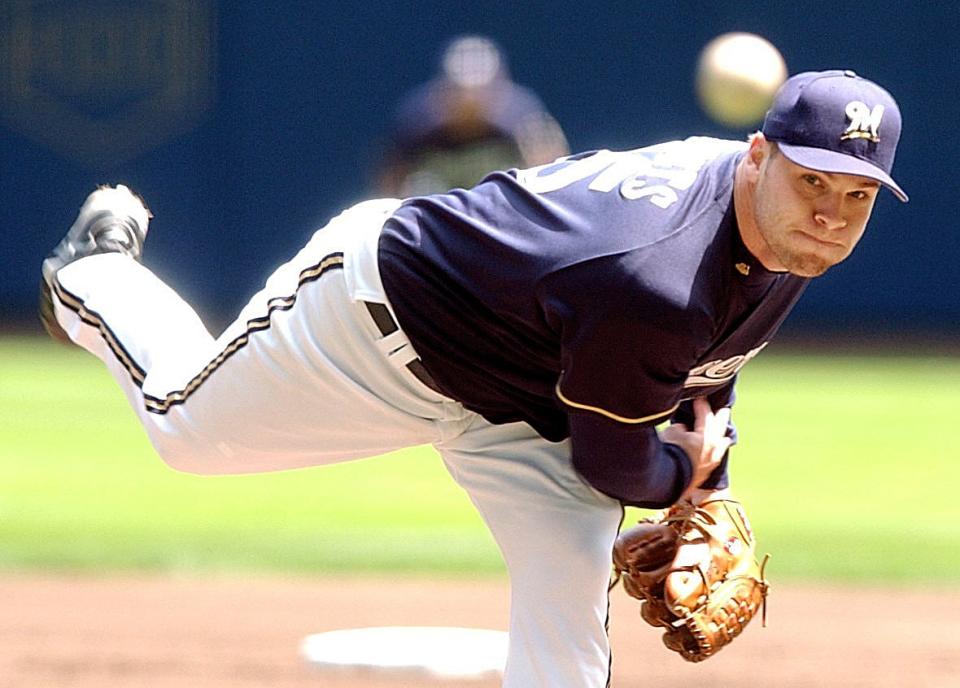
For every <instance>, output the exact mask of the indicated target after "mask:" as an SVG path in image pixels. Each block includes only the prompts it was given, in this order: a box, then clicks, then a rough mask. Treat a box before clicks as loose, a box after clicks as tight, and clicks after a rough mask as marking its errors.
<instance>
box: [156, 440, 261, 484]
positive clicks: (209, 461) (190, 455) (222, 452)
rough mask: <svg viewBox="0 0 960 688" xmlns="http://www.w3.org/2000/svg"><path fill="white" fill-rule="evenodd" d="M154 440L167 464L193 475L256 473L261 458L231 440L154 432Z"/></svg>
mask: <svg viewBox="0 0 960 688" xmlns="http://www.w3.org/2000/svg"><path fill="white" fill-rule="evenodd" d="M149 435H150V441H151V443H152V444H153V448H154V450H155V451H156V452H157V454H158V455H159V456H160V458H161V459H162V460H163V462H164V463H165V464H166V465H167V466H169V467H170V468H172V469H173V470H175V471H179V472H181V473H190V474H193V475H229V474H235V473H250V472H252V471H254V470H256V466H257V465H258V464H259V459H260V457H259V456H258V455H257V454H256V453H254V452H251V451H250V450H248V449H245V448H243V447H240V446H239V445H237V444H236V443H232V442H230V441H229V440H217V439H213V438H203V439H196V438H188V437H183V436H182V435H177V434H173V433H169V432H166V433H158V432H151V433H149Z"/></svg>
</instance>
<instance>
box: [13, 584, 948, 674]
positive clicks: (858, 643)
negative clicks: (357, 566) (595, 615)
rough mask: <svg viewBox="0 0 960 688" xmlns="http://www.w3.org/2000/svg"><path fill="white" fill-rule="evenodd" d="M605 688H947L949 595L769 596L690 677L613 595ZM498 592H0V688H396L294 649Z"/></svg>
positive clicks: (493, 621)
mask: <svg viewBox="0 0 960 688" xmlns="http://www.w3.org/2000/svg"><path fill="white" fill-rule="evenodd" d="M611 614H612V617H611V618H612V622H611V637H612V641H613V645H614V681H613V685H614V686H615V687H618V688H628V687H629V688H633V687H637V688H639V687H641V686H643V688H656V687H658V686H669V687H670V688H685V687H688V686H689V687H690V688H693V687H696V688H701V687H702V686H704V685H709V686H714V687H716V688H740V687H742V686H751V687H753V686H756V687H761V686H762V687H764V688H770V687H774V688H801V687H803V688H806V687H810V688H814V687H816V688H824V687H825V686H844V687H845V688H859V687H863V688H866V687H868V686H869V687H870V688H880V687H885V686H890V687H893V686H896V687H897V688H903V687H910V688H947V686H958V685H960V641H958V640H957V633H956V630H955V629H953V627H952V625H953V624H952V622H953V621H955V620H956V619H957V618H960V592H957V591H951V592H945V591H943V590H939V591H911V590H905V589H901V590H882V589H871V590H867V591H866V592H863V591H861V592H858V593H856V594H855V593H854V591H852V590H850V589H815V588H812V587H788V586H786V585H781V586H777V587H776V589H774V591H773V593H772V594H771V598H770V605H769V612H768V615H769V624H768V627H767V628H766V629H761V627H760V624H759V623H756V624H755V625H753V626H751V627H750V628H749V629H748V630H747V632H746V633H745V634H744V636H743V637H742V638H741V639H740V640H738V642H737V644H736V645H734V646H733V647H732V648H729V649H727V650H725V651H724V652H722V653H721V654H719V655H718V656H717V657H715V658H713V659H711V660H710V661H708V662H706V663H704V664H700V665H687V664H684V663H683V662H682V661H681V660H679V659H678V658H676V657H675V656H674V655H672V654H670V653H668V652H667V650H665V649H664V648H663V647H662V646H661V644H660V641H659V639H658V634H657V632H656V631H655V630H654V629H652V628H649V627H647V626H644V625H643V624H642V622H641V621H640V620H639V618H636V617H635V616H634V615H635V614H636V607H635V606H634V604H633V602H632V600H630V599H628V598H627V597H626V596H625V595H624V594H623V592H622V591H621V590H617V591H616V593H615V594H614V597H613V599H612V610H611ZM506 618H507V590H506V584H505V583H504V582H502V581H496V580H495V581H483V582H477V583H472V582H465V581H446V580H441V581H424V580H400V581H396V580H393V581H385V580H372V579H359V580H358V579H349V580H336V579H322V580H317V581H304V580H292V579H263V578H260V579H252V580H246V579H243V580H236V579H193V578H189V579H171V578H135V577H111V578H87V577H76V578H75V577H42V578H36V577H28V576H17V575H6V576H2V577H0V688H47V687H54V688H60V687H63V688H94V687H96V688H104V687H109V688H126V687H130V688H134V687H135V688H174V687H176V688H228V687H229V688H252V687H253V686H257V687H270V688H308V687H310V688H315V687H317V686H331V687H333V688H346V687H347V686H350V687H351V688H399V687H401V686H403V687H407V686H414V687H418V686H431V687H433V688H452V686H455V685H463V686H468V685H469V686H473V687H474V688H492V687H493V686H495V685H496V682H494V681H486V682H476V681H475V682H470V683H450V682H445V683H444V682H430V681H427V680H421V679H419V678H414V677H411V676H409V675H408V676H405V677H400V678H388V677H383V676H374V675H370V674H366V675H356V674H354V675H330V674H325V673H320V672H318V671H317V670H315V669H312V668H310V667H308V666H306V665H305V664H304V663H303V662H302V660H301V659H300V657H299V654H298V645H299V643H300V641H301V640H302V639H303V637H304V636H306V635H308V634H310V633H315V632H320V631H325V630H332V629H336V628H352V627H361V626H383V625H393V624H396V625H442V626H472V627H487V628H505V627H506Z"/></svg>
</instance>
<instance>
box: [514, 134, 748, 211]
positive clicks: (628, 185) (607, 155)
mask: <svg viewBox="0 0 960 688" xmlns="http://www.w3.org/2000/svg"><path fill="white" fill-rule="evenodd" d="M724 143H726V144H728V142H724ZM728 150H729V145H725V146H717V147H710V146H706V147H704V148H701V149H700V150H699V151H698V152H697V154H696V155H689V156H688V157H686V158H684V159H681V160H680V163H679V164H678V163H677V160H678V156H677V153H678V150H677V149H676V147H675V144H662V145H659V146H651V147H649V148H646V149H642V150H637V151H626V152H613V151H609V150H600V151H597V152H595V153H592V154H590V155H585V156H575V157H568V158H564V159H562V160H558V161H555V162H552V163H548V164H546V165H540V166H538V167H532V168H530V169H526V170H520V172H519V173H518V174H517V179H518V180H519V181H520V183H521V184H523V185H524V186H525V187H526V188H527V189H529V190H530V191H532V192H534V193H538V194H546V193H550V192H553V191H559V190H560V189H564V188H566V187H568V186H571V185H573V184H576V183H577V182H581V181H585V180H587V179H589V178H591V177H593V179H592V180H591V181H590V183H589V184H588V185H587V188H588V189H589V190H590V191H597V192H600V193H610V192H611V191H614V190H619V192H620V196H621V197H623V198H624V199H626V200H628V201H633V200H640V199H647V200H648V201H649V202H650V203H652V204H653V205H655V206H657V207H659V208H663V209H666V208H669V207H670V206H671V205H673V204H674V203H676V202H677V201H678V200H679V198H680V197H679V194H678V193H677V192H678V191H686V190H687V189H689V188H690V187H691V186H692V185H693V183H694V182H695V181H696V179H697V175H698V173H699V172H700V169H701V168H702V167H703V165H704V164H705V163H706V162H707V161H708V160H711V159H712V158H714V157H716V156H717V155H719V154H721V153H725V152H728ZM668 159H669V160H670V162H667V160H668Z"/></svg>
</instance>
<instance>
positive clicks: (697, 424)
mask: <svg viewBox="0 0 960 688" xmlns="http://www.w3.org/2000/svg"><path fill="white" fill-rule="evenodd" d="M712 417H713V409H711V408H710V402H709V401H707V400H706V399H705V398H704V397H697V398H696V399H694V400H693V419H694V420H693V431H694V432H699V433H700V434H701V435H705V434H706V430H707V424H708V423H709V422H710V420H711V418H712Z"/></svg>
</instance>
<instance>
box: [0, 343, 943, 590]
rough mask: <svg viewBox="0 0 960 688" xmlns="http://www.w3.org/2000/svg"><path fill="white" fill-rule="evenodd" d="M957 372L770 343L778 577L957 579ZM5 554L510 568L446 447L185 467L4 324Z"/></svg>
mask: <svg viewBox="0 0 960 688" xmlns="http://www.w3.org/2000/svg"><path fill="white" fill-rule="evenodd" d="M951 380H952V381H953V383H952V384H951V383H950V381H951ZM957 381H960V360H957V359H955V358H949V357H946V356H940V357H937V356H930V357H919V356H906V355H901V356H868V355H858V356H855V355H843V356H826V355H808V356H801V355H776V354H773V353H765V354H764V355H762V356H760V357H759V358H758V359H756V360H755V361H753V362H751V363H750V365H749V366H747V368H746V369H745V370H744V372H743V373H742V375H741V382H740V384H739V401H738V403H737V407H736V410H735V418H736V421H737V424H738V427H739V430H740V435H741V445H740V446H738V447H737V448H736V449H735V450H734V456H733V463H732V475H733V484H734V487H735V488H736V490H737V492H738V494H739V495H740V497H741V498H742V499H743V501H744V502H745V504H746V505H747V509H748V513H749V515H750V517H751V520H752V521H753V525H754V527H755V529H756V530H757V532H758V535H759V538H760V547H761V549H762V550H763V551H770V552H771V553H772V555H773V558H772V560H771V563H770V568H769V573H770V575H771V576H772V577H773V578H775V579H777V580H783V579H831V580H848V581H849V580H857V581H875V582H878V583H880V582H890V581H921V582H926V583H939V584H944V583H955V582H958V581H960V532H958V529H957V528H956V523H957V520H958V517H960V507H958V505H957V499H956V497H955V489H956V488H955V486H956V485H958V484H960V435H958V433H957V432H956V431H955V430H953V429H952V426H953V422H954V421H953V415H955V414H956V413H957V412H958V411H960V385H957V384H956V383H957ZM632 515H633V514H632ZM0 568H6V569H39V568H42V569H59V570H101V569H147V570H160V571H170V570H180V571H196V570H201V571H236V570H241V571H248V572H250V571H272V570H279V571H287V572H291V571H292V572H297V573H304V574H311V575H312V574H318V573H328V572H338V571H349V572H371V573H372V572H377V571H383V570H390V571H402V572H411V573H412V572H423V571H430V572H443V573H448V574H456V575H458V574H463V573H475V572H479V573H482V574H490V575H499V574H501V573H502V571H503V567H502V565H501V563H500V561H499V558H498V556H497V553H496V549H495V547H494V545H493V543H492V540H491V539H490V537H489V535H488V534H487V533H486V531H485V529H484V527H483V525H482V523H481V521H480V519H479V517H478V516H477V515H476V514H475V513H474V511H473V508H472V506H471V505H470V503H469V501H468V500H467V498H466V496H465V495H464V494H463V493H462V492H461V491H460V489H459V488H458V487H456V485H455V484H454V483H453V481H452V480H451V479H450V478H449V477H448V476H447V474H446V472H445V470H444V468H443V466H442V464H441V462H440V460H439V458H438V457H437V456H436V454H435V453H434V452H433V450H432V449H429V448H424V447H421V448H416V449H411V450H407V451H404V452H398V453H395V454H391V455H387V456H384V457H377V458H373V459H367V460H364V461H357V462H353V463H349V464H340V465H336V466H327V467H323V468H316V469H307V470H300V471H292V472H286V473H276V474H266V475H256V476H230V477H199V476H190V475H184V474H179V473H176V472H174V471H172V470H170V469H168V468H166V467H165V466H164V465H163V464H162V462H161V461H160V459H159V458H158V457H157V456H156V455H155V454H154V453H153V451H152V449H151V448H150V446H149V443H148V442H147V440H146V438H145V436H144V434H143V433H142V431H141V430H140V428H139V425H138V424H137V422H136V420H135V418H134V415H133V413H132V412H131V411H130V410H129V408H128V407H127V405H126V401H125V400H124V399H123V397H122V395H121V394H120V392H119V390H118V389H117V388H116V387H115V386H114V384H113V381H112V380H111V379H110V377H109V375H108V374H107V373H106V371H105V370H104V369H103V367H102V366H101V364H100V363H99V362H98V361H96V359H94V358H93V357H91V356H89V355H88V354H86V353H84V352H81V351H79V350H73V349H67V348H64V347H60V346H55V345H53V344H52V343H48V342H47V341H46V340H40V339H29V338H12V337H9V338H0Z"/></svg>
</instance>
